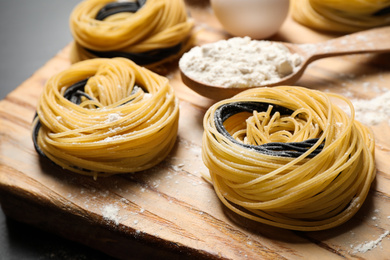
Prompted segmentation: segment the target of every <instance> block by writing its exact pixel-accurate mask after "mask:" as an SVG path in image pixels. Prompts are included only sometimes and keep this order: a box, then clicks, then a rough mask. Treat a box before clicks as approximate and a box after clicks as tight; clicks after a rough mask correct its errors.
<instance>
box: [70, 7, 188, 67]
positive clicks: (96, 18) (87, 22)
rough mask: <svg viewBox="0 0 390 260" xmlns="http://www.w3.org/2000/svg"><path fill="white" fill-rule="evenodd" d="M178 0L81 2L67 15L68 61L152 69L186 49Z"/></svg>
mask: <svg viewBox="0 0 390 260" xmlns="http://www.w3.org/2000/svg"><path fill="white" fill-rule="evenodd" d="M193 25H194V22H193V20H192V19H190V18H189V17H188V16H187V11H186V6H185V4H184V2H183V0H137V1H112V0H85V1H83V2H81V3H80V4H78V5H77V6H76V7H75V8H74V9H73V11H72V13H71V15H70V29H71V32H72V35H73V38H74V42H73V44H72V48H71V61H72V62H73V63H74V62H78V61H81V60H86V59H91V58H96V57H102V58H113V57H125V58H128V59H131V60H133V61H134V62H135V63H137V64H138V65H142V66H147V67H148V68H152V67H155V66H157V65H159V64H161V63H164V62H166V61H168V60H171V59H175V58H177V57H179V56H180V55H181V54H182V53H184V52H185V51H186V50H187V49H189V48H190V47H191V45H192V40H193V37H192V36H191V35H192V33H191V31H192V28H193Z"/></svg>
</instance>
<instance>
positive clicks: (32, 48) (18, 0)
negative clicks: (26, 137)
mask: <svg viewBox="0 0 390 260" xmlns="http://www.w3.org/2000/svg"><path fill="white" fill-rule="evenodd" d="M79 2H80V0H0V46H1V47H0V57H1V58H0V59H1V62H0V99H3V98H4V97H5V96H6V95H7V94H8V93H10V92H11V91H12V90H14V89H15V88H17V87H18V86H19V85H20V84H21V83H22V82H23V81H25V80H26V79H27V78H29V77H30V76H31V75H32V74H33V73H34V72H35V71H36V70H37V69H39V68H40V67H41V66H43V65H44V64H45V63H46V62H47V61H48V60H49V59H51V58H52V57H53V56H54V55H55V54H56V53H57V52H58V51H60V50H61V49H62V48H63V47H65V46H66V45H67V44H68V43H69V42H70V41H71V40H72V36H71V33H70V29H69V15H70V13H71V11H72V9H73V8H74V6H76V5H77V3H79ZM0 174H1V172H0ZM26 215H27V216H28V212H26ZM25 259H26V260H29V259H39V260H45V259H76V260H77V259H109V258H108V257H107V256H105V255H104V254H102V253H100V252H98V251H95V250H92V249H90V248H87V247H85V246H82V245H80V244H77V243H74V242H71V241H68V240H65V239H63V238H60V237H58V236H56V235H54V234H50V233H47V232H43V231H41V230H38V229H36V228H34V227H30V226H28V225H25V224H22V223H19V222H16V221H14V220H12V219H9V218H7V217H6V216H5V215H4V213H3V211H2V210H0V260H25Z"/></svg>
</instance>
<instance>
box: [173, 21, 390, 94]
mask: <svg viewBox="0 0 390 260" xmlns="http://www.w3.org/2000/svg"><path fill="white" fill-rule="evenodd" d="M281 43H282V42H281ZM282 44H284V45H285V46H286V47H288V48H289V49H290V51H291V52H292V53H298V54H299V55H301V57H302V59H303V60H302V63H301V65H300V67H299V68H298V69H297V70H296V71H295V72H293V73H292V74H290V75H288V76H286V77H284V78H282V79H281V80H280V81H279V82H276V83H273V84H267V85H261V86H257V87H273V86H280V85H292V84H294V83H295V82H296V81H298V79H299V78H300V77H301V76H302V74H303V72H304V71H305V69H306V68H307V66H308V65H309V64H310V63H311V62H313V61H315V60H318V59H322V58H327V57H332V56H339V55H346V54H358V53H367V52H371V53H380V52H389V51H390V26H387V27H380V28H375V29H370V30H366V31H361V32H357V33H353V34H349V35H345V36H342V37H338V38H335V39H332V40H328V41H325V42H320V43H311V44H294V43H282ZM180 74H181V78H182V81H183V82H184V84H186V85H187V86H188V87H189V88H191V89H192V90H194V91H195V92H197V93H198V94H200V95H202V96H205V97H208V98H211V99H214V100H221V99H226V98H230V97H232V96H234V95H236V94H238V93H239V92H241V91H244V90H246V89H249V88H254V87H248V88H232V87H230V88H227V87H223V86H212V85H208V84H205V83H203V82H200V81H197V80H196V79H193V78H190V77H189V76H187V75H186V74H185V73H184V72H183V71H181V70H180Z"/></svg>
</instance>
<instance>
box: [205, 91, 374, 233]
mask: <svg viewBox="0 0 390 260" xmlns="http://www.w3.org/2000/svg"><path fill="white" fill-rule="evenodd" d="M333 99H337V100H338V101H343V102H345V103H346V104H347V105H348V106H349V108H350V110H351V115H352V116H348V115H347V113H346V112H344V111H343V110H342V109H340V108H339V107H338V106H337V105H335V102H332V101H333ZM256 102H258V104H260V103H265V104H268V108H267V109H264V110H263V111H256V110H255V111H253V112H252V113H249V112H248V111H246V112H240V113H236V114H232V115H230V116H229V118H227V119H226V118H225V120H223V127H224V129H226V130H227V132H228V135H226V134H223V131H222V130H220V126H219V125H218V122H219V121H218V120H220V118H219V117H222V116H223V115H222V116H221V112H220V111H222V110H221V109H222V108H223V107H224V106H225V107H226V106H227V105H232V104H240V106H243V105H245V104H251V103H255V104H256ZM276 106H281V107H283V108H286V109H288V111H291V113H290V114H286V113H285V112H279V111H276V112H272V113H271V111H273V110H272V108H273V107H276ZM226 111H230V110H226ZM203 124H204V135H203V146H202V157H203V161H204V163H205V165H206V166H207V167H208V169H209V173H210V178H209V180H210V181H211V183H212V184H213V186H214V189H215V192H216V194H217V195H218V197H219V199H220V200H221V201H222V202H223V204H225V205H226V206H227V207H228V208H229V209H231V210H232V211H234V212H235V213H237V214H239V215H241V216H244V217H246V218H249V219H251V220H254V221H258V222H261V223H265V224H268V225H272V226H276V227H281V228H286V229H292V230H302V231H314V230H324V229H329V228H332V227H335V226H338V225H340V224H342V223H344V222H346V221H347V220H348V219H350V218H351V217H352V216H353V215H354V214H355V213H356V212H357V211H358V210H359V208H360V207H361V206H362V204H363V202H364V200H365V198H366V196H367V194H368V192H369V188H370V185H371V182H372V181H373V179H374V177H375V161H374V136H373V133H372V132H371V130H370V129H369V128H368V127H366V126H363V125H362V124H361V123H359V122H358V121H356V120H354V108H353V106H352V104H351V102H350V101H349V100H347V99H346V98H344V97H342V96H339V95H336V94H330V93H328V94H326V93H322V92H320V91H316V90H309V89H307V88H303V87H292V86H280V87H274V88H257V89H251V90H247V91H244V92H242V93H240V94H238V95H236V96H234V97H233V98H231V99H226V100H222V101H220V102H218V103H216V104H214V105H213V106H211V107H210V108H209V109H208V111H207V112H206V114H205V117H204V121H203ZM229 135H230V137H229ZM308 139H313V140H315V141H314V142H313V144H312V146H311V147H310V146H309V145H308V147H306V150H304V151H302V152H301V153H299V154H298V155H297V156H295V157H294V156H291V157H289V156H281V155H280V154H277V153H275V151H271V152H269V153H267V152H259V151H258V150H255V148H258V147H262V146H261V145H263V146H264V144H266V145H270V144H275V143H276V142H281V143H283V144H291V143H292V142H304V141H305V140H306V141H307V140H308ZM245 145H247V146H245ZM248 145H249V146H248ZM321 145H323V147H322V148H321V149H320V152H319V153H318V154H316V155H314V156H311V154H312V153H314V152H315V151H316V149H318V148H320V147H321ZM248 147H249V148H248ZM278 149H280V148H278ZM287 150H288V149H287ZM277 152H284V151H277ZM287 152H291V151H287Z"/></svg>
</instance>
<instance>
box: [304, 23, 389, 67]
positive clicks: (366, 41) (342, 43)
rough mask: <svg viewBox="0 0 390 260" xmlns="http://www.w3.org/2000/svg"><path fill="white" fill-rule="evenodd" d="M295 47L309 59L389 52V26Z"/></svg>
mask: <svg viewBox="0 0 390 260" xmlns="http://www.w3.org/2000/svg"><path fill="white" fill-rule="evenodd" d="M297 47H298V48H299V49H300V50H301V51H302V52H303V53H304V54H305V55H306V57H307V58H308V59H309V60H311V61H313V60H316V59H320V58H326V57H332V56H339V55H345V54H358V53H366V52H371V53H375V52H377V53H379V52H390V27H388V26H387V27H380V28H375V29H370V30H366V31H361V32H357V33H352V34H349V35H345V36H341V37H338V38H335V39H332V40H328V41H325V42H321V43H314V44H297Z"/></svg>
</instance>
